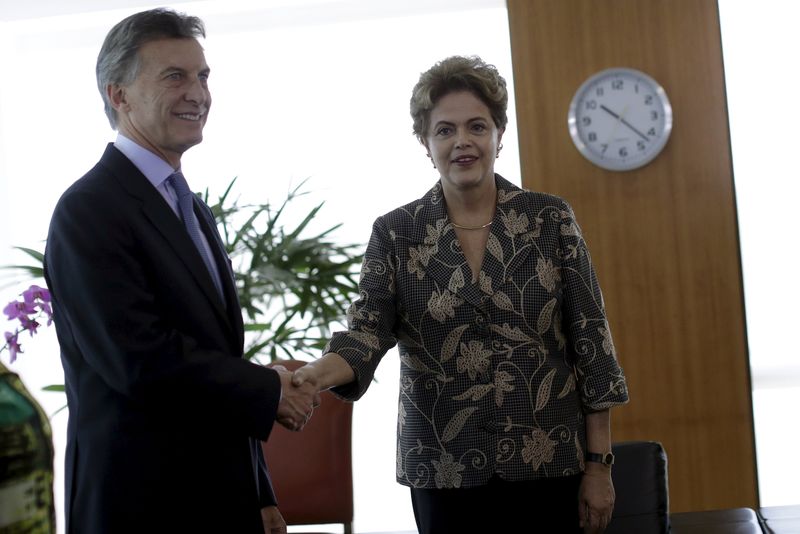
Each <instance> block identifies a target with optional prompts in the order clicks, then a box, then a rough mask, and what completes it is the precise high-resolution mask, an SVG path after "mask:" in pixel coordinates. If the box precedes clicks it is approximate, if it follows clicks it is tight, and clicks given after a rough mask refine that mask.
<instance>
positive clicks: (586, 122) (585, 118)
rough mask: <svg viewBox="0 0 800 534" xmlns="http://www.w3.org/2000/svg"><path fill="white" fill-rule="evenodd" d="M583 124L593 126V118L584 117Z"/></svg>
mask: <svg viewBox="0 0 800 534" xmlns="http://www.w3.org/2000/svg"><path fill="white" fill-rule="evenodd" d="M581 124H583V125H584V126H589V125H591V124H592V118H591V117H582V118H581Z"/></svg>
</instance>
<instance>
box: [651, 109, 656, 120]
mask: <svg viewBox="0 0 800 534" xmlns="http://www.w3.org/2000/svg"><path fill="white" fill-rule="evenodd" d="M650 120H652V121H657V120H658V111H656V110H653V111H651V112H650Z"/></svg>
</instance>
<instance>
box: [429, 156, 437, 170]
mask: <svg viewBox="0 0 800 534" xmlns="http://www.w3.org/2000/svg"><path fill="white" fill-rule="evenodd" d="M428 158H429V159H430V160H431V164H433V168H434V169H435V168H436V162H435V161H433V156H431V155H430V152H429V153H428Z"/></svg>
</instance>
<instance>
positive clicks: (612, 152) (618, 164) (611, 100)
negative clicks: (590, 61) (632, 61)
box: [567, 68, 672, 171]
mask: <svg viewBox="0 0 800 534" xmlns="http://www.w3.org/2000/svg"><path fill="white" fill-rule="evenodd" d="M567 124H568V125H569V133H570V136H572V141H573V142H574V143H575V146H576V147H577V148H578V150H579V151H580V153H581V154H583V155H584V157H586V159H588V160H589V161H591V162H592V163H594V164H595V165H598V166H600V167H602V168H604V169H609V170H612V171H627V170H631V169H637V168H639V167H642V166H643V165H646V164H647V163H649V162H650V161H652V160H653V158H655V157H656V156H657V155H658V154H659V153H660V152H661V150H662V149H663V148H664V145H666V143H667V140H668V139H669V134H670V132H671V131H672V106H671V105H670V103H669V99H668V98H667V93H666V92H665V91H664V88H663V87H661V86H660V85H659V84H658V82H656V81H655V80H654V79H653V78H651V77H650V76H648V75H647V74H644V73H643V72H639V71H638V70H634V69H628V68H612V69H607V70H603V71H600V72H598V73H596V74H594V75H592V76H590V77H589V79H588V80H586V81H585V82H584V83H583V84H582V85H581V86H580V87H579V88H578V90H577V91H576V92H575V96H574V97H573V98H572V103H571V104H570V106H569V113H568V116H567Z"/></svg>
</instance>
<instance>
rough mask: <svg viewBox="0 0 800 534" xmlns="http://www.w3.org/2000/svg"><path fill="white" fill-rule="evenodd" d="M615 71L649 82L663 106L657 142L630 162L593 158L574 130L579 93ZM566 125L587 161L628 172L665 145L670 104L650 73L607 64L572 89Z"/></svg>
mask: <svg viewBox="0 0 800 534" xmlns="http://www.w3.org/2000/svg"><path fill="white" fill-rule="evenodd" d="M615 74H627V75H629V76H633V77H637V78H641V79H642V80H644V82H646V83H647V84H649V85H650V86H651V87H652V88H653V90H654V92H655V93H656V96H657V97H658V99H659V100H660V102H661V104H662V106H663V109H664V131H663V133H662V135H661V137H659V138H658V142H657V143H656V144H654V145H653V147H652V148H651V150H650V153H649V154H648V155H647V156H646V157H644V158H642V159H637V160H634V161H627V162H626V161H619V160H616V161H610V160H606V159H604V158H600V157H597V155H596V154H595V153H594V152H592V151H591V150H589V147H587V146H586V144H585V143H584V142H583V140H582V139H581V138H580V135H579V133H578V119H577V108H578V103H579V102H580V100H581V96H582V95H583V94H584V93H585V92H586V90H587V89H588V88H589V87H590V86H591V85H593V84H594V83H595V82H596V81H597V80H598V79H600V78H605V77H607V76H609V75H615ZM567 125H568V127H569V134H570V137H571V138H572V142H573V144H574V145H575V147H576V148H577V149H578V151H579V152H580V153H581V155H583V157H585V158H586V159H588V160H589V161H590V162H592V163H594V164H595V165H597V166H598V167H601V168H603V169H606V170H609V171H632V170H635V169H640V168H642V167H644V166H645V165H647V164H648V163H650V162H651V161H653V160H654V159H655V158H656V156H658V155H659V154H660V153H661V151H662V150H663V149H664V146H665V145H666V144H667V141H668V140H669V136H670V134H671V133H672V104H671V103H670V101H669V97H667V92H666V91H665V90H664V87H662V86H661V84H660V83H658V82H657V81H656V80H655V79H653V77H652V76H649V75H647V74H645V73H644V72H642V71H640V70H636V69H632V68H630V67H611V68H608V69H603V70H601V71H599V72H596V73H595V74H593V75H591V76H589V78H587V79H586V81H584V82H583V83H582V84H581V86H580V87H579V88H578V90H577V91H575V95H574V96H573V97H572V101H571V102H570V105H569V110H568V111H567Z"/></svg>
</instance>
